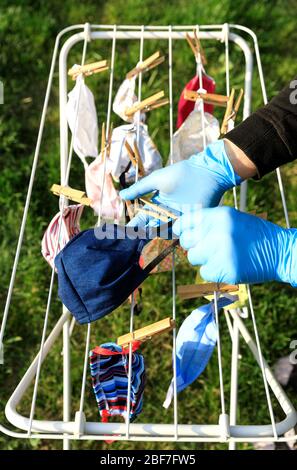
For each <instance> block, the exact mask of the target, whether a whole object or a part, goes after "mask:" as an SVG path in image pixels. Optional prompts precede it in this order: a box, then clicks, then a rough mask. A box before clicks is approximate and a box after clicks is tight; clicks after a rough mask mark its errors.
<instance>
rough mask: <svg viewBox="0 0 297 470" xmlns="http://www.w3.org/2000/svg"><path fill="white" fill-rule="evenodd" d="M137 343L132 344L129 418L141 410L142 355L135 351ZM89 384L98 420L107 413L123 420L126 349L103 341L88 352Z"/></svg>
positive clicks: (143, 378) (124, 411)
mask: <svg viewBox="0 0 297 470" xmlns="http://www.w3.org/2000/svg"><path fill="white" fill-rule="evenodd" d="M139 346H140V342H136V341H135V342H134V343H133V347H132V367H131V395H130V420H131V421H133V420H134V419H135V418H136V417H137V415H139V413H140V412H141V411H142V406H143V392H144V387H145V382H146V374H145V368H144V359H143V356H142V355H141V354H139V353H137V352H135V351H136V350H137V349H138V348H139ZM90 368H91V376H92V385H93V390H94V393H95V397H96V401H97V404H98V409H99V413H100V416H101V419H102V422H107V420H108V418H109V417H111V416H122V417H123V418H124V419H125V420H126V419H127V404H128V373H129V348H127V349H122V348H121V347H120V346H118V345H117V344H115V343H105V344H102V345H101V346H97V347H96V348H94V349H93V350H92V351H91V352H90Z"/></svg>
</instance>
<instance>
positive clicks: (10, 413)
mask: <svg viewBox="0 0 297 470" xmlns="http://www.w3.org/2000/svg"><path fill="white" fill-rule="evenodd" d="M193 28H196V31H197V33H198V36H199V38H200V39H202V40H212V41H221V42H224V43H225V53H226V94H229V92H230V78H229V66H228V65H229V62H228V60H229V41H231V42H233V43H235V44H236V45H237V46H238V47H239V49H240V50H241V51H242V53H243V56H244V61H245V79H244V106H243V119H245V118H247V117H248V116H249V114H250V112H251V91H252V71H253V53H254V54H255V57H256V62H257V68H258V73H259V78H260V83H261V88H262V94H263V102H264V103H265V104H266V103H267V96H266V90H265V83H264V78H263V71H262V66H261V59H260V53H259V48H258V42H257V37H256V35H255V34H254V33H253V32H252V31H251V30H250V29H248V28H246V27H243V26H240V25H231V24H230V25H228V24H224V25H207V26H206V25H203V26H198V25H194V26H193V25H191V26H116V25H112V26H108V25H90V24H85V25H75V26H71V27H68V28H66V29H64V30H63V31H61V32H60V33H59V34H58V36H57V38H56V42H55V47H54V52H53V57H52V63H51V69H50V74H49V80H48V85H47V90H46V95H45V100H44V106H43V111H42V116H41V122H40V128H39V133H38V138H37V144H36V150H35V155H34V160H33V164H32V171H31V177H30V182H29V187H28V192H27V198H26V203H25V207H24V214H23V219H22V223H21V228H20V234H19V239H18V244H17V249H16V255H15V260H14V264H13V270H12V275H11V280H10V285H9V290H8V295H7V302H6V306H5V311H4V315H3V320H2V325H1V332H0V348H1V351H2V353H3V339H4V333H5V327H6V323H7V320H8V314H9V307H10V302H11V297H12V293H13V287H14V281H15V276H16V272H17V266H18V261H19V256H20V251H21V247H22V242H23V236H24V231H25V225H26V220H27V215H28V210H29V205H30V199H31V194H32V189H33V183H34V178H35V172H36V168H37V164H38V159H39V151H40V145H41V141H42V136H43V130H44V125H45V118H46V112H47V108H48V102H49V97H50V91H51V87H52V81H53V75H54V70H55V65H56V59H57V56H58V52H59V50H60V52H59V94H60V162H61V184H62V185H67V182H68V178H69V172H70V163H71V157H72V142H71V144H70V150H69V145H68V124H67V119H66V103H67V57H68V54H69V51H70V50H71V48H72V47H73V46H74V45H75V44H77V43H79V42H81V41H83V54H82V64H84V62H85V57H86V50H87V43H88V42H89V41H98V40H99V41H102V40H107V41H111V44H112V46H111V60H110V81H109V98H108V108H107V118H106V134H107V135H108V132H109V127H110V118H111V105H112V93H113V74H114V63H115V50H116V44H117V41H119V40H125V41H129V40H138V41H139V43H140V56H139V59H140V61H142V60H143V45H144V41H145V40H162V41H164V42H166V43H167V47H168V63H169V101H170V103H169V124H170V127H169V128H170V135H169V138H170V149H171V151H170V154H171V157H172V136H173V109H172V73H173V57H172V42H173V41H175V40H184V39H185V35H186V32H191V31H192V30H193ZM72 32H73V33H74V34H72V35H71V36H70V37H69V38H68V39H67V40H66V41H65V42H64V44H63V46H62V47H61V49H60V46H61V40H62V38H63V36H64V35H66V34H68V33H72ZM241 34H243V35H247V36H248V37H249V38H251V39H252V41H253V45H254V51H253V52H252V50H251V49H250V47H249V45H248V43H247V41H246V40H245V39H244V37H242V36H241ZM141 80H142V77H141V74H140V75H139V82H138V84H139V86H138V99H139V100H141ZM276 173H277V180H278V185H279V188H280V194H281V199H282V204H283V208H284V214H285V219H286V223H287V226H288V227H289V219H288V212H287V208H286V201H285V195H284V190H283V185H282V179H281V174H280V171H279V169H278V170H276ZM246 196H247V184H246V183H243V184H242V185H241V191H240V205H239V206H240V209H241V210H245V207H246ZM60 202H61V201H60ZM235 204H237V203H236V193H235ZM60 207H61V206H60ZM61 211H62V210H61ZM173 266H174V257H173ZM53 282H54V270H53V272H52V277H51V284H50V289H49V298H48V304H47V308H46V313H45V319H44V328H43V332H42V338H41V346H40V350H39V353H38V354H37V356H36V357H35V359H34V360H33V362H32V363H31V365H30V367H29V368H28V370H27V371H26V373H25V375H24V376H23V378H22V380H21V381H20V383H19V384H18V386H17V387H16V389H15V390H14V392H13V394H12V395H11V397H10V399H9V400H8V402H7V405H6V408H5V413H6V417H7V419H8V421H9V422H10V423H11V424H12V425H14V426H15V427H16V428H18V429H21V430H23V431H25V432H19V431H12V430H11V429H8V428H7V427H5V426H4V425H0V431H2V432H3V433H4V434H6V435H8V436H11V437H14V438H23V439H26V438H30V439H34V438H36V439H63V447H64V449H69V447H70V441H71V440H74V439H77V440H106V437H107V435H110V436H114V437H115V439H116V440H124V441H125V440H127V441H175V442H225V443H228V445H229V449H234V448H235V445H236V442H255V441H260V440H261V441H288V440H296V439H297V436H296V435H295V436H293V437H290V438H286V437H284V436H283V435H284V433H286V432H287V431H288V430H290V429H292V428H294V426H295V424H296V422H297V413H296V410H295V409H294V406H293V405H292V403H291V402H290V400H289V399H288V397H287V396H286V394H285V393H284V391H283V389H282V388H281V386H280V385H279V383H278V382H277V381H276V379H275V378H274V376H273V374H272V372H271V370H270V369H269V367H268V365H267V363H266V362H265V360H264V358H263V356H262V352H261V346H260V339H259V335H258V329H257V325H256V320H255V315H254V309H253V304H252V297H251V290H250V288H249V286H247V291H248V300H249V310H250V314H251V317H252V322H253V329H254V337H255V340H254V339H253V338H252V337H251V335H250V334H249V332H248V330H247V328H246V327H245V325H244V322H243V320H242V318H241V317H242V316H243V315H242V312H241V311H240V310H239V309H233V310H229V311H228V312H226V314H225V317H226V320H227V324H228V329H229V332H230V338H231V342H232V359H231V360H232V363H231V384H230V389H231V393H230V403H229V410H230V411H229V414H227V412H226V406H225V393H224V380H223V369H222V362H221V344H220V335H218V363H219V375H220V395H221V410H220V412H219V414H218V420H217V424H216V425H209V424H191V425H187V424H179V422H178V400H177V393H176V365H175V361H174V364H173V371H174V382H175V386H174V412H173V423H172V424H161V423H160V424H142V423H141V422H137V423H130V420H129V419H128V420H127V421H126V423H123V424H122V423H100V422H88V421H86V419H85V415H84V394H85V385H86V376H87V368H88V367H87V366H88V352H89V349H90V344H89V343H90V332H91V325H90V324H89V325H87V334H86V347H85V358H84V369H83V376H82V385H81V398H80V408H79V410H78V411H77V413H76V415H75V419H74V420H71V417H70V399H71V397H70V333H71V330H72V327H73V324H71V320H70V319H71V315H70V313H69V311H68V310H67V309H66V308H65V307H63V312H62V315H61V317H60V319H59V320H58V322H57V323H56V325H55V326H54V328H53V330H52V331H51V333H50V334H49V335H48V337H47V338H46V330H47V322H48V316H49V313H50V303H51V295H52V287H53ZM172 293H173V302H172V309H173V314H172V315H173V318H174V319H175V318H176V305H175V269H174V267H173V273H172ZM214 300H215V306H216V319H217V325H218V327H219V323H218V319H219V317H218V312H217V297H216V293H215V295H214ZM218 330H219V328H218ZM130 331H133V305H132V308H131V320H130ZM60 334H63V421H45V420H36V419H34V412H35V404H36V397H37V391H38V383H39V377H40V370H41V366H42V363H43V361H44V360H45V358H46V357H47V355H48V353H49V351H50V350H51V348H52V346H53V344H54V343H55V341H56V340H57V338H58V337H59V336H60ZM240 335H241V336H242V338H243V339H244V340H245V342H246V343H247V345H248V346H249V348H250V350H251V352H252V354H253V356H254V357H255V360H256V362H257V363H258V365H259V367H260V369H261V372H262V377H263V384H264V388H265V393H266V398H267V404H268V409H269V414H270V421H271V422H270V423H269V424H263V425H252V424H251V425H240V424H238V423H237V382H238V357H239V338H240ZM175 342H176V331H175V330H173V353H174V354H173V355H174V357H175ZM130 354H131V349H130ZM130 364H131V361H130ZM34 379H35V382H34ZM128 379H129V381H128V386H129V394H128V406H129V403H130V400H129V397H130V392H131V368H130V369H129V374H128ZM32 383H34V391H33V397H32V404H31V411H30V415H29V416H22V415H21V414H19V413H18V412H17V406H18V405H19V404H20V402H21V400H22V398H23V396H24V395H25V393H26V391H27V390H28V388H29V386H30V385H31V384H32ZM270 391H272V392H273V394H274V396H275V398H276V399H277V401H278V403H279V405H280V407H281V408H282V410H283V412H284V413H285V415H286V417H285V419H283V420H282V421H280V422H276V421H275V418H274V412H273V408H272V402H271V397H270ZM128 415H129V413H128ZM139 421H140V418H139Z"/></svg>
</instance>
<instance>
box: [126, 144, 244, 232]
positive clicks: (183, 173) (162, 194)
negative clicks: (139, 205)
mask: <svg viewBox="0 0 297 470" xmlns="http://www.w3.org/2000/svg"><path fill="white" fill-rule="evenodd" d="M241 181H242V179H241V177H240V176H238V175H237V174H236V173H235V171H234V169H233V166H232V165H231V163H230V161H229V159H228V156H227V154H226V151H225V146H224V142H223V141H222V140H221V141H217V142H215V143H213V144H211V145H209V146H208V147H207V148H206V149H205V151H203V152H200V153H197V154H195V155H193V156H192V157H190V158H189V159H188V160H184V161H182V162H178V163H175V164H173V165H170V166H168V167H165V168H162V169H160V170H157V171H154V172H153V173H151V174H150V175H149V176H146V177H144V178H142V179H141V180H139V181H138V182H137V183H135V184H133V185H132V186H130V187H129V188H127V189H124V190H122V191H121V192H120V196H121V197H122V198H123V199H128V200H131V199H135V198H138V197H139V196H142V195H144V194H147V193H150V192H152V191H157V193H156V195H155V196H154V198H153V201H154V202H156V203H158V204H164V205H166V206H169V207H170V208H172V209H176V210H178V211H180V212H182V213H183V212H186V211H188V210H189V209H190V208H191V210H193V207H195V208H196V210H197V209H199V208H200V207H214V206H217V205H218V204H219V202H220V200H221V198H222V196H223V194H224V193H225V191H227V190H228V189H230V188H232V187H233V186H236V185H238V184H240V183H241ZM150 221H152V219H151V218H149V217H146V216H145V215H144V214H143V213H139V214H138V215H137V216H136V217H135V218H134V219H132V222H130V223H129V225H134V226H136V225H145V224H147V223H149V222H150Z"/></svg>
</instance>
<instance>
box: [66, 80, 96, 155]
mask: <svg viewBox="0 0 297 470" xmlns="http://www.w3.org/2000/svg"><path fill="white" fill-rule="evenodd" d="M66 114H67V121H68V124H69V127H70V129H71V132H72V135H73V149H74V151H75V153H76V154H77V155H78V156H79V158H80V159H81V160H82V161H83V162H85V157H97V156H98V147H97V145H98V120H97V111H96V106H95V100H94V96H93V93H92V92H91V90H90V89H89V88H88V87H87V85H86V84H85V82H84V79H83V77H82V75H79V76H78V77H77V79H76V84H75V86H74V88H73V90H71V91H70V93H68V102H67V107H66Z"/></svg>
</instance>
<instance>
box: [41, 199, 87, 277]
mask: <svg viewBox="0 0 297 470" xmlns="http://www.w3.org/2000/svg"><path fill="white" fill-rule="evenodd" d="M83 210H84V206H83V205H82V204H77V205H72V206H68V207H65V209H64V211H63V216H62V218H61V230H60V236H59V220H60V214H61V213H60V212H58V213H57V214H56V215H55V216H54V217H53V219H52V220H51V222H50V224H49V226H48V228H47V229H46V231H45V233H44V235H43V238H42V242H41V253H42V255H43V256H44V258H45V259H46V261H47V262H48V264H49V265H50V266H51V267H52V268H53V266H54V258H55V251H56V248H57V252H56V254H58V253H59V252H60V251H61V250H62V249H63V248H64V246H65V245H66V244H67V243H68V242H69V240H71V239H72V238H73V237H74V236H75V235H77V234H78V233H79V232H80V226H79V221H80V218H81V215H82V212H83ZM58 237H59V243H58V246H57V242H58Z"/></svg>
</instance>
